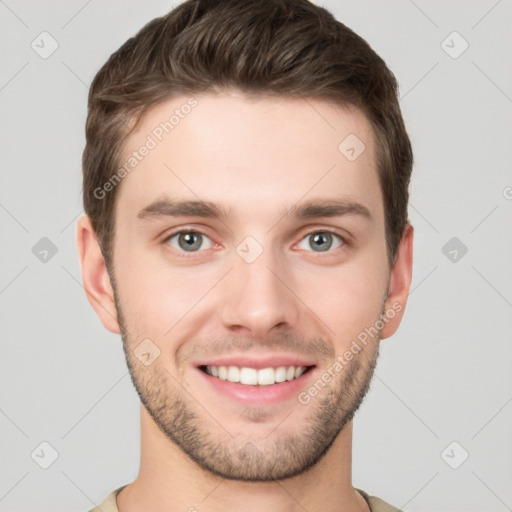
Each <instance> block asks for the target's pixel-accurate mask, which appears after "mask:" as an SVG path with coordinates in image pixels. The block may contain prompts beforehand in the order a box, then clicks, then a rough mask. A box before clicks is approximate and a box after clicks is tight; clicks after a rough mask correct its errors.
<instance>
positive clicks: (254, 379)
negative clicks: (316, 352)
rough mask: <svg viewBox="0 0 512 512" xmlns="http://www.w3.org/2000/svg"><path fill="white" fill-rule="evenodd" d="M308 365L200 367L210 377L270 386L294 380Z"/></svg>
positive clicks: (251, 384)
mask: <svg viewBox="0 0 512 512" xmlns="http://www.w3.org/2000/svg"><path fill="white" fill-rule="evenodd" d="M309 368H310V367H308V366H279V367H277V368H273V367H268V368H260V369H256V368H249V367H246V366H244V367H239V366H213V365H207V366H201V367H200V369H201V370H203V371H204V372H205V373H207V374H208V375H210V376H212V377H216V378H218V379H220V380H227V381H229V382H233V383H240V384H245V385H246V386H271V385H273V384H278V383H281V382H286V381H290V380H294V379H297V378H299V377H300V376H301V375H303V374H304V373H305V372H306V371H307V370H308V369H309Z"/></svg>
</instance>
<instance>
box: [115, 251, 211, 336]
mask: <svg viewBox="0 0 512 512" xmlns="http://www.w3.org/2000/svg"><path fill="white" fill-rule="evenodd" d="M216 279H217V280H218V275H217V274H215V269H211V268H210V269H207V268H206V267H203V268H201V267H200V266H190V267H185V266H182V267H171V266H170V265H169V264H168V263H167V262H166V261H165V260H164V259H163V258H162V257H159V258H155V257H149V256H148V255H147V254H146V255H144V254H143V253H142V252H141V253H140V254H135V253H132V255H129V256H124V257H122V258H118V260H117V267H116V281H117V283H118V286H117V289H118V293H119V300H120V302H121V306H122V308H123V313H124V316H125V318H126V321H127V322H128V324H129V326H130V328H131V329H132V330H133V332H136V333H138V336H139V337H140V336H143V337H149V338H151V337H154V338H155V339H161V338H163V337H164V335H165V334H166V333H168V331H169V330H170V329H172V328H173V326H175V325H177V324H178V323H180V322H181V321H182V320H183V319H184V318H185V317H186V316H187V315H188V314H190V315H193V310H194V308H196V307H197V306H198V305H199V304H198V303H199V301H200V299H201V297H203V296H204V295H205V294H206V293H207V291H208V290H209V289H210V288H211V287H212V285H213V284H215V281H216Z"/></svg>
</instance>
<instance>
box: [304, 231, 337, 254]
mask: <svg viewBox="0 0 512 512" xmlns="http://www.w3.org/2000/svg"><path fill="white" fill-rule="evenodd" d="M304 244H306V246H304ZM342 245H343V240H342V239H341V237H340V236H338V235H336V234H334V233H330V232H329V231H316V232H314V233H310V234H309V235H306V236H305V237H304V238H303V239H302V240H301V242H300V244H299V247H300V248H301V249H306V250H310V249H312V250H313V251H314V252H326V251H329V250H331V249H336V248H338V247H341V246H342Z"/></svg>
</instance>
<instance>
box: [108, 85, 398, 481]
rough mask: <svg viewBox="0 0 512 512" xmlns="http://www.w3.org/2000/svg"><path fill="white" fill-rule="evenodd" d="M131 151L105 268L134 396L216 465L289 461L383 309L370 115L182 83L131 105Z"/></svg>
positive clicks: (178, 440)
mask: <svg viewBox="0 0 512 512" xmlns="http://www.w3.org/2000/svg"><path fill="white" fill-rule="evenodd" d="M187 101H188V104H189V105H192V104H193V106H191V107H190V108H184V107H183V106H184V105H185V104H187ZM176 109H177V110H178V114H179V115H176V116H175V119H174V122H173V124H172V128H169V125H165V124H161V123H165V121H169V119H170V116H171V115H172V114H173V113H175V112H176ZM177 119H179V120H178V121H177ZM171 122H172V121H171ZM162 127H164V128H162ZM165 128H167V130H168V133H167V132H166V130H165ZM351 134H352V135H351ZM354 134H355V136H357V139H359V142H358V141H357V139H355V138H354ZM349 136H350V137H351V138H349V139H347V141H349V142H350V144H349V143H348V142H345V143H343V144H341V143H342V142H343V141H344V140H345V139H346V138H347V137H349ZM148 137H149V138H148ZM361 142H362V143H363V144H364V151H362V152H361V149H362V148H363V146H362V145H361V144H360V143H361ZM340 144H341V146H340ZM142 146H145V147H147V148H149V149H148V151H145V150H140V148H141V147H142ZM351 148H354V151H352V150H351ZM134 151H138V156H137V157H136V158H137V164H136V166H135V167H134V168H133V170H131V172H129V173H128V174H127V175H126V176H125V177H124V178H123V180H122V182H121V183H120V184H119V185H117V186H118V187H119V189H118V190H117V194H118V197H117V203H116V211H115V219H116V221H115V242H114V251H113V267H114V274H115V303H116V307H117V315H118V316H117V318H118V321H119V324H120V328H121V332H122V335H123V341H124V350H125V354H126V358H127V362H128V366H129V369H130V373H131V376H132V379H133V383H134V385H135V387H136V389H137V392H138V394H139V396H140V398H141V401H142V403H143V405H144V406H145V408H146V409H147V411H148V413H149V414H150V415H151V417H152V419H153V420H154V422H155V423H156V425H157V426H158V427H159V429H160V430H161V432H163V434H165V436H167V438H168V439H169V440H171V441H172V442H173V443H175V444H176V445H178V446H179V447H180V448H181V449H182V450H183V451H184V452H185V453H186V454H187V455H188V456H189V457H190V458H191V459H193V460H194V461H195V462H197V463H198V464H199V465H200V466H201V467H202V468H203V469H206V470H208V471H210V472H213V473H215V474H218V475H220V476H222V477H224V478H229V479H238V480H253V481H258V480H259V481H262V480H273V479H280V478H285V477H289V476H293V475H296V474H299V473H301V472H303V471H305V470H306V469H308V468H310V467H312V466H313V465H314V464H315V463H316V462H318V461H319V460H320V458H321V457H322V456H323V455H324V454H325V453H326V452H327V450H328V449H329V447H330V446H331V445H332V443H333V441H334V440H335V439H336V437H337V435H338V434H339V433H340V432H341V431H342V429H343V428H344V427H346V426H347V422H349V420H350V419H351V418H352V416H353V414H354V412H355V410H356V409H357V408H358V407H359V405H360V403H361V401H362V399H363V397H364V395H365V393H366V392H367V389H368V385H369V382H370V379H371V377H372V373H373V369H374V367H375V364H376V360H377V355H378V346H379V338H380V331H381V329H382V322H380V319H381V314H383V313H385V312H386V311H385V310H386V309H389V308H390V307H391V305H390V304H389V301H388V302H386V297H387V293H388V287H389V284H390V268H389V266H388V263H387V259H386V242H385V230H384V207H383V199H382V195H381V190H380V186H379V181H378V176H377V169H376V166H375V147H374V139H373V135H372V130H371V127H370V125H369V123H368V122H367V120H366V118H365V117H364V115H363V114H362V113H361V112H359V111H357V110H356V109H352V108H341V107H339V106H336V107H334V106H333V105H330V104H328V103H325V102H322V101H316V100H312V99H311V100H308V101H305V100H303V99H283V98H279V99H276V98H273V99H270V98H266V99H257V100H256V99H249V98H247V97H246V96H244V95H242V94H235V93H230V94H228V93H222V94H218V95H214V94H203V95H198V96H196V97H195V102H191V101H190V100H189V98H188V97H186V96H182V97H176V98H173V99H172V100H169V101H167V102H166V103H163V104H161V105H159V106H157V107H155V108H153V110H151V111H150V112H149V113H148V114H147V115H146V116H145V118H144V120H143V122H142V124H141V125H140V127H139V128H138V130H137V131H136V132H135V133H133V134H132V135H131V136H130V137H129V139H128V140H127V142H126V147H125V160H128V159H129V158H130V156H133V154H134V153H133V152H134ZM142 153H144V155H142ZM359 153H360V154H359ZM354 156H356V158H354ZM139 157H140V160H139ZM372 327H373V329H374V331H373V332H375V329H376V330H377V331H378V334H376V335H374V336H373V337H371V336H370V338H369V339H368V341H367V342H366V343H362V342H361V341H359V343H358V346H359V349H360V350H359V352H358V353H357V354H355V353H354V351H353V357H352V358H350V359H348V358H347V357H345V356H344V354H346V353H347V351H349V350H350V349H351V347H354V340H358V339H359V340H361V333H363V332H368V329H369V328H372ZM365 329H366V331H365ZM358 337H359V338H358ZM336 361H338V365H336ZM340 366H341V368H340ZM326 375H327V376H326ZM315 390H316V391H315Z"/></svg>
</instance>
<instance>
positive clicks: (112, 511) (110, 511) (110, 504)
mask: <svg viewBox="0 0 512 512" xmlns="http://www.w3.org/2000/svg"><path fill="white" fill-rule="evenodd" d="M125 487H126V485H123V486H122V487H118V488H117V489H115V490H114V491H112V492H111V493H110V494H109V495H108V496H107V497H106V498H105V499H104V500H103V501H102V502H101V503H100V504H99V505H97V506H96V507H94V508H93V509H91V510H89V512H119V509H118V508H117V502H116V498H117V495H118V494H119V492H120V491H121V490H122V489H124V488H125Z"/></svg>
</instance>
